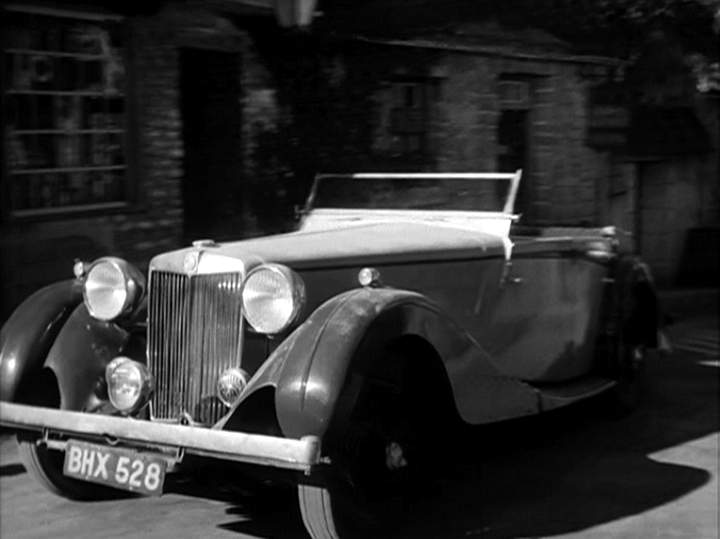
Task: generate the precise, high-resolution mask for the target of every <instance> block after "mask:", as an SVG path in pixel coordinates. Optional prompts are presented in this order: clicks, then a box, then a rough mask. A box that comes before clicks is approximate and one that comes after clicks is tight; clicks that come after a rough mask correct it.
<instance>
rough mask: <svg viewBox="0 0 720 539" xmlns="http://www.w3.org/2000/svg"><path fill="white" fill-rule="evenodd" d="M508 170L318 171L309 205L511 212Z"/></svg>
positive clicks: (513, 185) (513, 187)
mask: <svg viewBox="0 0 720 539" xmlns="http://www.w3.org/2000/svg"><path fill="white" fill-rule="evenodd" d="M519 179H520V171H518V172H517V173H514V174H500V173H498V174H470V173H468V174H439V173H426V174H396V173H393V174H382V173H377V174H375V173H372V174H323V175H320V176H318V177H317V178H316V180H315V185H314V186H313V191H312V193H311V195H310V199H309V201H308V202H309V204H308V205H309V207H310V208H346V209H369V210H370V209H372V210H391V209H396V210H454V211H486V212H506V213H511V212H512V206H513V203H514V199H515V194H516V192H517V182H518V181H519Z"/></svg>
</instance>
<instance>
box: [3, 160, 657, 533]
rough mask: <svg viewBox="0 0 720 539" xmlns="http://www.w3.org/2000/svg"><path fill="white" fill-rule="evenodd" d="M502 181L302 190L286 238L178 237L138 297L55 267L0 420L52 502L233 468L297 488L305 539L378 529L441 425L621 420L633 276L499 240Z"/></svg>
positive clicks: (322, 182)
mask: <svg viewBox="0 0 720 539" xmlns="http://www.w3.org/2000/svg"><path fill="white" fill-rule="evenodd" d="M519 181H520V171H518V172H516V173H507V174H506V173H492V174H469V173H464V174H430V173H424V174H353V175H337V174H336V175H322V176H320V177H318V178H317V180H316V181H315V184H314V186H313V190H312V192H311V195H310V197H309V199H308V203H307V206H306V207H305V208H304V209H303V210H302V212H301V214H302V216H301V224H300V227H299V230H298V231H297V232H293V233H289V234H281V235H275V236H269V237H263V238H256V239H248V240H244V241H239V242H231V243H222V244H218V243H216V242H214V241H212V240H199V241H196V242H193V245H192V246H191V247H188V248H185V249H181V250H178V251H174V252H170V253H164V254H160V255H159V256H156V257H155V258H154V259H153V260H152V261H151V262H150V266H149V272H148V273H149V274H148V277H147V280H146V278H145V277H144V276H143V274H142V273H141V272H140V271H138V270H137V269H136V268H135V267H133V266H132V265H130V264H129V263H127V262H126V261H124V260H121V259H119V258H114V257H105V258H100V259H98V260H95V261H93V262H90V263H86V262H78V263H76V265H75V267H74V274H75V278H74V279H70V280H67V281H63V282H59V283H57V284H53V285H50V286H48V287H46V288H44V289H42V290H40V291H38V292H37V293H35V294H34V295H32V296H31V297H30V298H28V299H27V300H26V301H25V302H24V303H23V304H22V305H20V307H18V309H17V310H16V311H15V312H14V314H13V315H12V316H11V318H10V319H9V320H8V321H7V323H6V324H5V325H4V327H3V329H2V333H1V334H0V369H1V370H0V400H2V402H1V403H0V422H1V423H2V424H3V425H4V426H6V427H10V428H13V429H16V430H17V432H18V435H17V437H18V443H19V450H20V454H21V456H22V458H23V462H24V463H25V465H26V467H27V469H28V470H29V471H30V472H31V473H32V474H33V475H34V476H35V478H37V479H38V480H39V481H40V482H41V483H42V484H43V485H44V486H46V487H47V488H48V489H50V490H51V491H53V492H56V493H58V494H61V495H64V496H67V497H71V498H78V499H93V498H97V497H99V496H106V495H108V494H109V493H110V492H113V491H115V492H116V490H114V489H124V490H126V491H128V490H129V491H133V492H138V493H145V494H160V493H162V491H163V485H164V482H165V478H166V473H184V472H185V471H186V470H188V469H190V468H192V467H193V466H196V465H202V463H203V462H205V463H207V462H214V463H215V464H217V463H219V462H220V463H222V466H223V467H227V469H230V468H231V467H237V466H238V464H237V463H240V465H239V467H240V468H241V469H244V470H246V471H250V472H251V473H254V474H255V475H257V474H259V475H260V476H261V477H272V478H273V480H274V481H283V480H285V481H290V482H292V483H293V484H296V485H297V489H298V496H299V503H300V508H301V513H302V516H303V521H304V523H305V525H306V528H307V530H308V532H309V534H310V535H311V536H312V537H314V538H316V539H317V538H331V537H348V536H354V535H360V536H367V534H368V533H369V532H368V531H367V530H369V529H372V528H373V527H378V526H380V527H384V529H386V530H387V529H391V528H388V526H392V525H393V524H394V523H395V521H397V520H401V519H402V514H403V511H402V508H403V507H404V505H403V501H404V500H406V496H407V494H408V490H411V489H412V487H410V488H408V486H409V485H412V484H413V481H416V480H417V478H418V476H422V475H423V474H425V473H426V472H427V471H429V470H431V469H433V468H434V467H435V463H436V462H437V459H438V458H440V454H441V452H442V451H443V447H446V446H447V445H448V444H447V440H448V438H447V437H449V436H453V435H457V434H458V433H462V432H464V430H463V428H462V425H479V424H486V423H491V422H497V421H502V420H505V419H509V418H516V417H520V416H527V415H531V414H538V413H540V412H544V411H547V410H552V409H555V408H558V407H561V406H565V405H567V404H570V403H573V402H575V401H578V400H580V399H584V398H586V397H589V396H592V395H597V394H599V393H601V392H606V393H607V395H608V396H609V398H608V403H611V402H613V403H615V404H613V406H614V405H618V406H623V407H629V406H630V405H631V404H632V403H633V401H635V400H636V397H637V388H638V386H639V382H640V380H641V377H640V374H641V372H642V364H643V359H644V356H645V352H646V350H647V349H649V348H651V347H654V346H655V345H656V337H657V330H658V327H657V326H658V313H657V311H658V308H657V303H656V299H655V293H654V289H653V286H652V281H651V278H650V275H649V273H648V270H647V268H646V267H645V266H644V265H643V264H642V263H641V262H640V261H639V260H638V259H637V258H636V257H635V256H633V255H632V254H630V253H629V252H626V251H625V249H624V247H623V245H622V242H621V241H620V238H618V237H616V234H615V231H614V229H613V228H612V227H608V228H604V229H599V230H598V229H575V230H566V231H562V230H560V231H557V230H556V231H555V234H552V235H551V234H548V231H547V230H542V229H537V230H529V229H526V230H524V231H523V232H524V235H523V234H516V233H515V232H516V230H515V229H513V233H512V234H511V226H513V227H514V226H515V225H513V223H514V221H516V220H517V216H516V215H514V213H513V206H514V200H515V197H516V193H517V190H518V184H519ZM456 427H457V428H456ZM233 469H235V468H233ZM271 472H272V473H271Z"/></svg>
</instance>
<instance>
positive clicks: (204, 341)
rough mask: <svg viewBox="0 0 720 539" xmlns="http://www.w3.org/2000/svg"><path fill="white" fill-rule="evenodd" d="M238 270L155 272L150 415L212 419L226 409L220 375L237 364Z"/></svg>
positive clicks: (152, 281)
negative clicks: (219, 387)
mask: <svg viewBox="0 0 720 539" xmlns="http://www.w3.org/2000/svg"><path fill="white" fill-rule="evenodd" d="M241 285H242V275H241V274H240V273H220V274H213V275H194V276H188V275H183V274H176V273H168V272H164V271H153V272H151V273H150V285H149V297H148V366H149V368H150V372H152V373H153V375H154V376H155V392H154V394H153V397H152V400H151V414H152V416H153V418H156V419H178V418H179V417H181V416H182V415H184V414H189V415H190V417H191V418H192V420H193V421H196V422H200V423H204V424H211V423H214V422H215V421H217V420H218V419H219V418H220V417H221V416H222V414H223V413H224V412H225V411H226V409H225V407H224V406H223V404H222V403H221V402H220V400H219V399H218V398H217V392H216V384H217V379H218V376H219V374H220V373H221V372H222V371H223V370H224V369H226V368H228V367H231V366H239V365H240V357H241V351H242V324H243V317H242V312H241V304H242V302H241V299H240V293H241V290H240V289H241Z"/></svg>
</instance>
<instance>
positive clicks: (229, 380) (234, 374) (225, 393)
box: [217, 367, 247, 408]
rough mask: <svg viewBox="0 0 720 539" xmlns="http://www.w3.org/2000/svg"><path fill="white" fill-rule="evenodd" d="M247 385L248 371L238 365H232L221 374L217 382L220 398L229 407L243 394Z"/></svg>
mask: <svg viewBox="0 0 720 539" xmlns="http://www.w3.org/2000/svg"><path fill="white" fill-rule="evenodd" d="M246 386H247V373H246V372H245V371H244V370H242V369H239V368H237V367H232V368H230V369H228V370H226V371H225V372H223V373H222V374H221V375H220V378H218V383H217V392H218V398H219V399H220V400H221V401H222V403H223V404H224V405H225V406H227V407H228V408H229V407H231V406H232V405H233V404H234V403H235V402H237V400H238V399H239V398H240V395H242V392H243V391H245V387H246Z"/></svg>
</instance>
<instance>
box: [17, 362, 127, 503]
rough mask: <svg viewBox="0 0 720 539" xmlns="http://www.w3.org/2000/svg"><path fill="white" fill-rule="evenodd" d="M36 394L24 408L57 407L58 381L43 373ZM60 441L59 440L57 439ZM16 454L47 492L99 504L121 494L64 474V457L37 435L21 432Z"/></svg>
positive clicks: (28, 397) (36, 386)
mask: <svg viewBox="0 0 720 539" xmlns="http://www.w3.org/2000/svg"><path fill="white" fill-rule="evenodd" d="M34 385H35V390H34V391H33V392H31V393H30V394H29V395H28V396H27V398H25V399H23V402H24V404H32V405H35V406H43V407H47V408H59V407H60V393H59V390H58V387H57V379H56V378H55V375H54V374H53V373H52V371H51V370H49V369H43V370H42V371H41V372H40V373H38V376H37V378H36V379H35V380H34ZM58 440H59V439H58ZM17 445H18V454H19V456H20V460H21V462H22V463H23V465H24V466H25V469H26V470H27V472H28V474H29V475H30V476H31V477H33V479H35V480H36V481H37V482H38V483H40V484H41V485H42V486H43V487H45V488H46V489H47V490H49V491H50V492H52V493H53V494H57V495H58V496H63V497H65V498H70V499H72V500H99V499H108V498H114V497H117V496H118V495H121V494H123V493H122V491H119V490H115V489H112V488H109V487H102V486H100V485H96V484H93V483H89V482H87V481H80V480H78V479H73V478H71V477H67V476H66V475H64V474H63V464H64V460H65V453H64V452H63V451H60V450H57V449H50V448H49V447H48V446H47V444H46V443H45V441H44V440H43V439H42V437H41V436H40V434H38V433H37V432H21V433H19V434H18V435H17Z"/></svg>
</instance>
